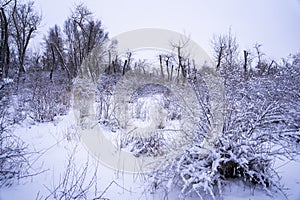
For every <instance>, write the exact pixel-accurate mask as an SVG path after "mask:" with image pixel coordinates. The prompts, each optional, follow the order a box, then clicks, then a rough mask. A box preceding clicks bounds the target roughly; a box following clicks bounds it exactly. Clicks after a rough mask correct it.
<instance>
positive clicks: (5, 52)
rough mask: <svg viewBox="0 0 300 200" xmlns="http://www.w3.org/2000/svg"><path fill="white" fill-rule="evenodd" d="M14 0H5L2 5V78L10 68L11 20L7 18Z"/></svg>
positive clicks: (0, 8) (0, 10)
mask: <svg viewBox="0 0 300 200" xmlns="http://www.w3.org/2000/svg"><path fill="white" fill-rule="evenodd" d="M10 2H12V0H8V1H4V2H2V4H1V5H0V79H1V78H2V77H6V76H7V74H8V69H9V61H10V60H9V57H10V51H9V44H8V43H9V42H8V37H9V31H8V26H9V21H8V19H7V11H6V7H7V5H9V3H10Z"/></svg>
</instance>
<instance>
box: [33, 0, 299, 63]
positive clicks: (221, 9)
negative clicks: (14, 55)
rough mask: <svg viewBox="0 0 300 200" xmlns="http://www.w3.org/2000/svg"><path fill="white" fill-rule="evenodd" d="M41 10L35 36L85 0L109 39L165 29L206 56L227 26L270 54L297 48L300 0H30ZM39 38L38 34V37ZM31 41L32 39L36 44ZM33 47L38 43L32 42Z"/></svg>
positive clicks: (243, 41)
mask: <svg viewBox="0 0 300 200" xmlns="http://www.w3.org/2000/svg"><path fill="white" fill-rule="evenodd" d="M35 2H36V8H37V9H38V10H40V11H41V12H42V14H43V24H42V27H41V29H40V33H39V35H43V34H45V33H46V32H47V30H48V28H49V27H52V26H54V25H55V24H58V25H60V26H62V25H63V22H64V20H65V19H66V18H67V17H68V16H70V13H71V9H72V8H73V7H74V5H76V4H78V3H80V2H84V3H85V4H86V5H87V7H88V8H89V9H90V10H91V11H93V12H94V14H95V17H97V18H99V19H100V20H101V21H102V23H103V25H104V27H105V29H106V31H108V32H109V35H110V37H113V36H115V35H117V34H119V33H122V32H125V31H130V30H133V29H138V28H151V27H153V28H165V29H169V30H173V31H177V32H179V33H185V34H186V35H190V36H191V38H192V39H193V40H194V41H196V42H197V43H198V44H199V45H200V46H201V47H203V48H204V50H206V51H207V52H208V53H209V54H211V43H210V41H211V39H212V37H213V35H214V34H220V33H226V32H228V30H229V28H230V27H231V29H232V32H233V33H234V34H235V35H236V36H237V39H238V41H239V44H240V48H241V49H249V48H252V47H253V46H254V44H255V43H261V44H263V47H262V50H263V51H264V52H265V53H266V54H267V55H268V56H269V57H271V58H275V59H279V58H281V57H286V56H287V55H288V54H290V53H295V52H299V51H300V0H251V1H242V0H227V1H223V0H218V1H217V0H186V1H183V0H181V1H179V0H150V1H145V0H126V1H125V0H123V1H122V0H85V1H77V0H35ZM38 38H41V36H39V37H38ZM34 45H36V42H35V44H34ZM36 46H37V45H36Z"/></svg>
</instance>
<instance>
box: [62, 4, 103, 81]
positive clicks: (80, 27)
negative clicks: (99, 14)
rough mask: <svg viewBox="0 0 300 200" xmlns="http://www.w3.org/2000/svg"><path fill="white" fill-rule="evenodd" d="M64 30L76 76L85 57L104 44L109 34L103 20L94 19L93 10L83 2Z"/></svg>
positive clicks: (70, 61)
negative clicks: (105, 30) (103, 25)
mask: <svg viewBox="0 0 300 200" xmlns="http://www.w3.org/2000/svg"><path fill="white" fill-rule="evenodd" d="M64 32H65V34H66V37H67V38H66V42H67V45H68V58H69V60H68V61H69V63H68V65H69V66H70V67H71V68H72V75H73V76H75V75H76V74H77V69H78V67H79V66H80V65H81V64H82V62H83V60H84V58H85V57H86V56H87V55H88V54H89V53H90V52H91V51H92V49H93V48H95V47H96V46H98V45H101V44H103V42H105V41H106V40H107V39H108V34H107V33H106V32H104V29H103V27H102V23H101V21H99V20H94V18H93V14H92V12H91V11H89V10H88V9H87V7H86V6H84V5H83V4H80V5H78V6H76V8H75V10H74V11H73V13H72V15H71V17H70V18H68V19H67V20H66V21H65V24H64Z"/></svg>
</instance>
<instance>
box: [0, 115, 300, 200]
mask: <svg viewBox="0 0 300 200" xmlns="http://www.w3.org/2000/svg"><path fill="white" fill-rule="evenodd" d="M14 133H15V135H17V136H19V137H20V138H21V139H22V140H23V141H24V142H25V143H26V144H28V147H29V149H30V150H31V151H32V152H36V153H33V154H32V156H31V160H32V162H31V164H32V166H31V167H32V169H31V173H32V174H33V173H39V174H37V175H32V176H29V177H26V178H22V179H20V180H19V182H18V183H16V184H14V185H13V186H12V187H9V188H2V189H1V191H0V199H1V200H15V199H22V200H33V199H45V198H47V197H48V199H52V197H50V195H51V194H53V193H54V192H55V190H56V189H57V187H58V186H59V185H62V183H63V181H64V180H66V177H67V176H66V171H67V169H68V168H70V169H72V170H70V171H72V172H70V173H69V176H70V177H68V180H69V181H71V180H73V178H75V177H76V178H77V179H78V180H80V181H78V183H76V184H77V186H78V185H82V186H83V187H85V186H86V185H89V184H91V185H92V186H91V187H90V189H89V192H87V195H88V196H89V199H111V200H115V199H116V200H117V199H122V200H131V199H164V198H166V199H174V200H175V199H179V197H178V195H179V190H178V191H176V189H173V190H172V191H170V192H168V193H167V194H166V193H165V192H164V191H161V190H158V191H157V192H155V193H151V192H149V191H148V190H147V186H148V183H147V180H146V176H145V175H136V174H127V173H122V172H118V171H116V170H113V169H110V168H107V167H106V166H104V165H101V163H100V164H99V163H98V162H97V160H96V159H95V158H94V157H92V156H90V155H89V153H88V150H87V149H86V148H85V147H84V145H83V144H82V143H81V142H80V140H79V138H78V135H77V133H76V129H75V119H74V116H73V113H71V112H70V113H69V114H68V115H67V116H64V117H57V118H56V119H55V121H54V122H50V123H41V124H37V123H35V122H33V121H31V120H25V121H24V122H23V123H22V124H21V125H18V126H16V127H15V129H14ZM70 162H71V163H70ZM276 165H278V171H279V173H280V175H281V176H282V182H283V183H284V184H285V187H286V188H287V190H286V193H287V194H288V199H290V200H299V199H300V190H299V188H300V171H299V169H300V162H293V161H289V162H286V161H284V160H283V161H278V162H277V163H276ZM82 172H84V173H82ZM83 174H84V177H85V178H84V179H85V180H82V181H83V182H84V183H82V182H81V179H80V178H81V177H83ZM71 176H72V177H71ZM73 181H75V180H73ZM76 184H74V185H76ZM95 188H96V189H95ZM59 190H60V191H63V187H60V189H57V190H56V192H57V193H59ZM96 197H98V198H96ZM275 197H276V199H285V198H284V197H283V196H282V195H280V194H275ZM186 199H198V198H197V197H193V196H187V197H186ZM224 199H228V200H230V199H236V200H239V199H240V200H242V199H247V200H248V199H251V200H263V199H273V198H271V197H269V196H267V195H266V194H265V193H264V192H263V191H261V190H260V189H259V188H258V187H257V188H254V187H253V186H252V187H248V186H244V185H243V184H242V183H239V182H236V181H228V184H227V185H226V186H225V190H224Z"/></svg>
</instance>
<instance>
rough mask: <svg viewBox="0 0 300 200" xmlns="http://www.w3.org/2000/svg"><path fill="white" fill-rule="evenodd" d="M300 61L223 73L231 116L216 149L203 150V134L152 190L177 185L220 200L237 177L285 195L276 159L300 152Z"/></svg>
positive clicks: (155, 179)
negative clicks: (249, 71) (263, 70)
mask: <svg viewBox="0 0 300 200" xmlns="http://www.w3.org/2000/svg"><path fill="white" fill-rule="evenodd" d="M296 58H298V60H297V59H296ZM299 64H300V62H299V56H298V57H297V56H296V57H294V58H293V59H292V61H290V62H284V64H282V65H277V66H276V68H274V69H273V71H272V73H255V72H253V73H252V74H251V75H248V76H247V77H245V76H244V75H243V74H240V71H239V70H235V71H231V72H230V73H228V74H226V73H224V74H223V76H224V78H225V87H226V103H227V105H226V117H225V121H224V125H223V132H222V134H221V136H220V137H219V139H218V141H217V142H216V143H215V144H214V148H213V149H212V150H211V151H209V152H208V154H206V155H203V154H201V152H202V151H201V149H202V148H203V147H202V146H201V139H198V138H195V139H194V140H193V143H192V144H191V146H190V147H189V148H188V149H187V150H186V151H185V153H184V154H182V155H180V156H178V158H177V159H176V160H174V161H173V163H172V164H170V165H168V166H167V167H165V168H163V169H161V170H159V171H157V172H155V173H153V174H151V176H152V183H151V186H152V189H158V188H160V187H161V188H164V189H165V190H166V191H169V190H170V189H171V188H172V187H174V186H177V187H180V188H181V192H182V196H183V197H184V196H185V195H187V194H189V193H196V194H198V196H199V197H200V198H201V199H207V195H208V196H210V197H211V198H212V199H215V198H217V197H220V196H222V191H223V187H224V185H226V183H227V182H228V181H230V180H232V179H237V180H241V181H243V182H244V183H245V185H255V186H260V187H258V188H261V189H263V190H265V191H266V192H267V193H268V194H269V195H271V196H272V195H274V192H278V191H280V192H282V194H284V191H283V189H282V188H283V187H282V185H281V183H280V177H279V176H278V174H277V171H276V168H275V167H274V162H275V160H276V159H277V158H285V159H294V158H295V156H296V155H299V152H300V151H299V148H300V145H299V141H300V140H299V138H300V118H299V113H300V106H299V94H300V89H299V87H298V86H299V85H300V82H299V80H300V79H299V76H300V71H299V69H300V66H299ZM235 67H239V65H237V66H235Z"/></svg>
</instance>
